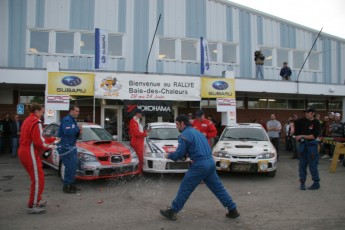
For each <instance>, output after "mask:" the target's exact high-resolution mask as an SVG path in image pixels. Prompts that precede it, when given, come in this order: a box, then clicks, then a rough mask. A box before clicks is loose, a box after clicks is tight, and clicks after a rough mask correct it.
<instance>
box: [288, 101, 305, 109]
mask: <svg viewBox="0 0 345 230" xmlns="http://www.w3.org/2000/svg"><path fill="white" fill-rule="evenodd" d="M287 106H288V107H287V108H288V109H304V100H303V99H288V100H287Z"/></svg>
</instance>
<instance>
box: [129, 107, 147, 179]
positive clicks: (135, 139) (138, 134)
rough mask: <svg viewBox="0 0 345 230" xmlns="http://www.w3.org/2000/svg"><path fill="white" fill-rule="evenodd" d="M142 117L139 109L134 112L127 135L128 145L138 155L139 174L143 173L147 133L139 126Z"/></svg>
mask: <svg viewBox="0 0 345 230" xmlns="http://www.w3.org/2000/svg"><path fill="white" fill-rule="evenodd" d="M142 117H143V111H142V110H141V109H136V110H135V115H134V117H133V118H132V119H131V121H130V122H129V135H130V138H131V140H130V144H131V146H132V148H133V149H134V151H135V152H136V153H137V155H138V159H139V166H138V168H139V172H140V173H142V172H143V164H144V138H145V137H146V136H147V132H146V131H143V126H142V125H141V124H140V118H142Z"/></svg>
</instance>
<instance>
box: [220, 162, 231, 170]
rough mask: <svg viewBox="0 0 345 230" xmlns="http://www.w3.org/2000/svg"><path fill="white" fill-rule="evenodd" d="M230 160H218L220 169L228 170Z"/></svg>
mask: <svg viewBox="0 0 345 230" xmlns="http://www.w3.org/2000/svg"><path fill="white" fill-rule="evenodd" d="M229 166H230V161H225V160H220V168H221V169H222V170H229Z"/></svg>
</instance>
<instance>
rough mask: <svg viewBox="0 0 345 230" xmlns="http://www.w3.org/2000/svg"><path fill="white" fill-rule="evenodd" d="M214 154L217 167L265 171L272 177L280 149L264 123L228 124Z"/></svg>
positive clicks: (237, 170)
mask: <svg viewBox="0 0 345 230" xmlns="http://www.w3.org/2000/svg"><path fill="white" fill-rule="evenodd" d="M212 153H213V157H214V160H215V162H216V167H217V170H221V171H230V172H248V173H265V174H267V175H268V176H271V177H274V176H275V174H276V171H277V152H276V149H275V148H274V146H273V145H272V143H271V141H270V139H269V137H268V135H267V133H266V131H265V129H264V128H263V127H262V126H261V125H260V124H256V123H255V124H254V123H253V124H252V123H238V124H232V125H229V126H227V127H226V128H225V129H224V131H223V133H222V135H221V136H220V139H219V141H218V143H217V144H216V145H215V146H214V148H213V151H212Z"/></svg>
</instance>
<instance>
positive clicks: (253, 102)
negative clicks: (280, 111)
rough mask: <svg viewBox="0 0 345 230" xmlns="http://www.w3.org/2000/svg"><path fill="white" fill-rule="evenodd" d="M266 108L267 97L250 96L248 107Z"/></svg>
mask: <svg viewBox="0 0 345 230" xmlns="http://www.w3.org/2000/svg"><path fill="white" fill-rule="evenodd" d="M259 108H260V109H266V108H267V99H266V98H262V99H258V98H248V109H259Z"/></svg>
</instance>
